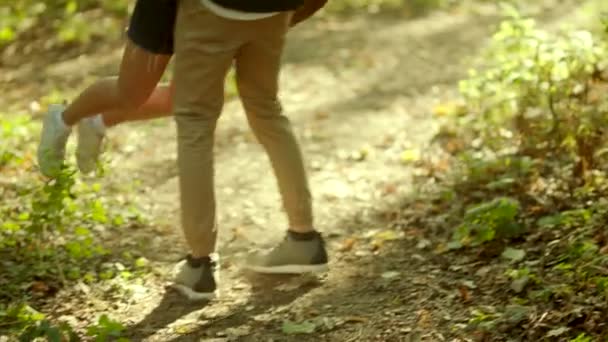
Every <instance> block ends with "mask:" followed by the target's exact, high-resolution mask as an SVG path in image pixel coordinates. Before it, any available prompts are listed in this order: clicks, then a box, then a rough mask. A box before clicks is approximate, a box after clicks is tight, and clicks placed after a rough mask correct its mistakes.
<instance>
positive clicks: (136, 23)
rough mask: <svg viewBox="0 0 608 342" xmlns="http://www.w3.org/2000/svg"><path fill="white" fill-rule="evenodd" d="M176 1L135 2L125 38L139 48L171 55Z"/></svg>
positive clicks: (151, 0)
mask: <svg viewBox="0 0 608 342" xmlns="http://www.w3.org/2000/svg"><path fill="white" fill-rule="evenodd" d="M177 1H178V0H137V2H136V3H135V9H134V10H133V14H132V15H131V22H130V24H129V28H128V30H127V36H128V37H129V39H131V41H132V42H133V43H135V45H137V46H139V47H140V48H142V49H144V50H146V51H149V52H152V53H155V54H159V55H172V54H173V33H174V31H175V18H176V16H177Z"/></svg>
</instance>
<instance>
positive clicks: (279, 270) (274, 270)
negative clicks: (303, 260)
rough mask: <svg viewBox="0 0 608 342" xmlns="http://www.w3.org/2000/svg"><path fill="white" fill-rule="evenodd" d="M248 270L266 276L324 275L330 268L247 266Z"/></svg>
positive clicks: (314, 266)
mask: <svg viewBox="0 0 608 342" xmlns="http://www.w3.org/2000/svg"><path fill="white" fill-rule="evenodd" d="M246 268H247V269H249V270H251V271H253V272H257V273H266V274H304V273H322V272H327V271H328V270H329V267H328V266H327V264H321V265H284V266H274V267H264V266H246Z"/></svg>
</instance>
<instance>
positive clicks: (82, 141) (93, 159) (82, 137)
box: [76, 115, 105, 173]
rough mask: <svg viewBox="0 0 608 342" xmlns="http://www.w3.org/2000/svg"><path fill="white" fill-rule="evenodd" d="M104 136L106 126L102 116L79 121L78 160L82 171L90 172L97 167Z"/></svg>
mask: <svg viewBox="0 0 608 342" xmlns="http://www.w3.org/2000/svg"><path fill="white" fill-rule="evenodd" d="M104 137H105V127H104V126H103V122H102V121H101V116H99V115H98V116H95V117H90V118H85V119H82V120H80V122H79V123H78V146H77V147H76V162H77V164H78V168H79V169H80V171H81V172H82V173H89V172H92V171H95V169H96V168H97V161H98V160H99V155H100V154H101V144H102V142H103V138H104Z"/></svg>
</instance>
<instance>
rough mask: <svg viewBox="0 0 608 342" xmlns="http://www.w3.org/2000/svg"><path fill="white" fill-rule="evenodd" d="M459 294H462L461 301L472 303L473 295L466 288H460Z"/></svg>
mask: <svg viewBox="0 0 608 342" xmlns="http://www.w3.org/2000/svg"><path fill="white" fill-rule="evenodd" d="M458 292H460V299H462V301H463V302H465V303H468V302H470V301H471V294H470V292H469V290H468V289H467V288H466V286H460V287H459V288H458Z"/></svg>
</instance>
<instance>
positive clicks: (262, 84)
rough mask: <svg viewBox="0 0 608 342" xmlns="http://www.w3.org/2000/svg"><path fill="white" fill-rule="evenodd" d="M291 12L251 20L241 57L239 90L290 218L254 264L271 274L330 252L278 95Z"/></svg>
mask: <svg viewBox="0 0 608 342" xmlns="http://www.w3.org/2000/svg"><path fill="white" fill-rule="evenodd" d="M288 22H289V15H288V14H286V13H284V14H280V15H276V16H274V17H271V18H268V19H264V20H260V21H258V22H256V23H251V29H250V32H251V33H252V34H251V37H250V39H249V40H248V42H247V44H245V45H244V46H242V47H241V48H240V49H239V52H238V54H237V57H236V77H237V86H238V89H239V94H240V96H241V99H242V102H243V106H244V107H245V111H246V113H247V118H248V120H249V125H250V126H251V128H252V130H253V132H254V133H255V135H256V137H257V139H258V140H259V141H260V143H261V144H262V145H263V146H264V149H265V150H266V152H267V154H268V156H269V158H270V161H271V163H272V166H273V169H274V172H275V175H276V178H277V181H278V186H279V189H280V192H281V197H282V200H283V206H284V208H285V211H286V212H287V216H288V219H289V225H290V226H289V233H288V239H287V240H286V241H285V242H284V243H283V244H281V245H280V246H279V247H278V248H277V249H275V251H274V252H273V253H271V254H269V255H266V256H262V257H260V258H256V259H258V260H255V261H253V262H252V263H253V264H255V265H250V266H252V267H250V268H252V269H254V270H257V271H260V272H268V273H284V272H287V273H300V272H307V271H321V270H325V268H326V267H327V255H326V253H325V248H324V246H323V241H322V239H321V237H320V235H319V234H318V233H317V232H315V230H314V226H313V213H312V200H311V194H310V190H309V187H308V180H307V177H306V171H305V167H304V162H303V158H302V153H301V151H300V147H299V145H298V142H297V140H296V137H295V135H294V133H293V130H292V127H291V123H290V122H289V119H288V118H287V117H286V116H284V115H283V113H282V108H281V104H280V102H279V99H278V97H277V96H278V79H279V69H280V62H281V53H282V50H283V46H284V40H285V33H286V31H287V27H288Z"/></svg>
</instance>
